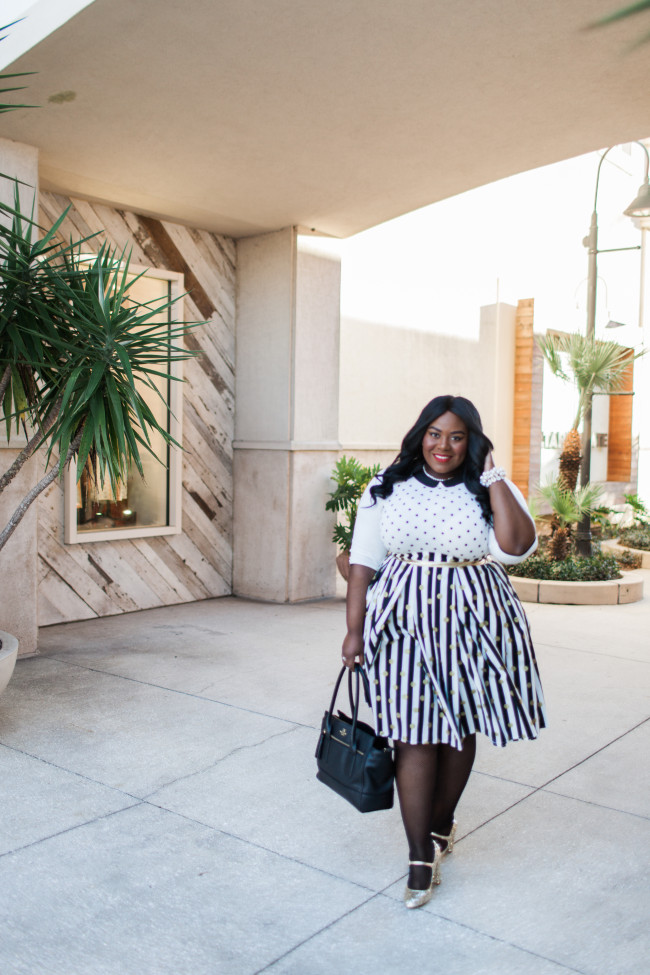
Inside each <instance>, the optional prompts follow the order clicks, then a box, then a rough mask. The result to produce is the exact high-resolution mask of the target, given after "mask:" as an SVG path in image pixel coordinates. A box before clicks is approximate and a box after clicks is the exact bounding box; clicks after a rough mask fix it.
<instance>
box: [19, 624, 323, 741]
mask: <svg viewBox="0 0 650 975" xmlns="http://www.w3.org/2000/svg"><path fill="white" fill-rule="evenodd" d="M57 625H58V624H57ZM31 659H35V660H37V659H39V658H38V657H33V658H31ZM40 659H41V660H44V659H47V660H56V661H57V663H60V664H67V665H68V666H69V667H78V668H79V670H87V671H88V672H89V673H91V674H100V675H103V676H104V677H115V678H117V680H127V681H130V682H131V683H132V684H142V685H143V686H144V687H155V688H156V690H158V691H168V692H169V693H170V694H181V695H182V696H183V697H191V698H194V699H195V700H197V701H205V702H206V703H207V704H221V705H222V706H223V707H224V708H232V709H233V711H244V712H245V713H246V714H255V715H257V717H259V718H271V719H272V720H273V721H282V722H283V723H284V724H292V725H296V726H297V727H300V728H312V729H313V730H314V731H318V730H319V727H320V726H317V725H315V724H303V723H302V722H301V721H293V720H290V719H289V718H281V717H279V716H278V715H277V714H268V713H267V712H266V711H256V710H254V709H253V708H244V707H242V706H241V705H240V704H230V703H229V702H228V701H217V700H215V698H213V697H203V696H202V695H201V694H194V693H193V692H192V691H182V690H180V688H177V687H167V686H166V685H165V684H154V683H152V682H151V681H148V680H139V679H138V678H137V677H127V676H126V674H114V673H113V672H112V671H111V670H100V669H99V668H98V667H88V666H86V664H77V663H75V662H74V661H73V660H65V659H62V658H61V657H57V656H56V654H43V656H42V657H40Z"/></svg>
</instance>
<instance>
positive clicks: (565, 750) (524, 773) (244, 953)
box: [0, 572, 650, 975]
mask: <svg viewBox="0 0 650 975" xmlns="http://www.w3.org/2000/svg"><path fill="white" fill-rule="evenodd" d="M644 576H645V579H646V592H648V593H650V572H644ZM528 609H529V617H530V620H531V624H532V627H533V634H534V637H535V643H536V647H537V652H538V658H539V662H540V668H541V671H542V679H543V681H544V686H545V691H546V696H547V703H548V708H549V720H550V727H549V728H548V729H547V730H546V731H544V732H542V736H541V737H540V739H539V740H538V741H537V742H533V743H521V744H515V745H511V746H509V747H508V748H506V749H503V750H502V749H496V748H494V747H493V746H492V745H490V744H489V743H487V742H486V741H481V742H480V745H479V753H478V759H477V764H476V770H475V772H474V774H473V776H472V779H471V780H470V784H469V786H468V789H467V791H466V793H465V795H464V797H463V799H462V802H461V807H460V808H459V810H458V819H459V837H460V841H459V842H458V843H457V846H456V850H455V852H454V854H453V855H452V856H451V857H447V858H446V860H445V861H444V863H443V882H442V885H441V887H440V888H438V890H437V891H436V892H435V895H434V897H433V899H432V901H431V902H430V903H429V904H428V905H427V906H426V907H424V908H422V909H420V910H417V911H412V912H409V911H406V910H405V909H404V907H403V906H402V903H401V894H402V888H403V884H404V877H405V873H406V861H407V850H406V847H405V842H404V839H403V835H402V829H401V823H400V819H399V813H398V811H397V810H396V809H394V810H392V811H390V812H387V813H374V814H370V815H365V816H362V815H360V814H358V813H356V812H355V811H354V810H353V809H352V808H351V807H350V806H348V805H347V804H346V803H345V802H344V801H343V800H341V799H340V798H338V797H337V796H335V795H334V794H333V793H331V792H330V791H329V790H328V789H326V788H325V787H324V786H322V785H321V784H320V783H318V782H317V781H316V779H315V762H314V757H313V753H314V748H315V745H316V738H317V730H318V728H319V726H320V720H321V717H322V713H323V710H324V708H325V706H326V704H327V703H328V700H329V696H330V694H331V688H332V684H333V682H334V679H335V677H336V674H337V670H338V664H339V646H340V641H341V638H342V634H343V625H344V606H343V602H342V601H341V600H332V601H327V602H318V603H308V604H301V605H293V606H288V605H269V604H262V603H253V602H248V601H245V600H240V599H232V598H225V599H215V600H210V601H206V602H200V603H193V604H189V605H185V606H176V607H169V608H165V609H159V610H150V611H147V612H141V613H134V614H131V615H127V616H121V617H113V618H110V619H101V620H93V621H89V622H80V623H72V624H65V625H60V626H54V627H49V628H47V629H45V630H43V631H41V650H42V653H41V656H40V657H36V658H33V659H29V660H22V661H19V662H18V664H17V667H16V672H15V675H14V677H13V679H12V681H11V683H10V685H9V687H8V688H7V690H6V691H5V692H4V694H3V695H2V697H0V773H1V775H2V805H1V810H2V829H1V830H0V914H1V918H2V921H1V931H0V972H1V973H2V975H172V973H173V975H249V973H250V975H253V973H261V972H265V973H266V972H269V973H273V975H325V973H328V975H329V973H331V972H333V971H336V972H341V973H354V975H393V973H395V975H397V973H399V975H402V973H405V972H426V973H438V972H440V973H445V975H568V973H581V975H647V973H648V972H649V971H650V962H649V961H648V958H649V956H650V937H649V935H648V917H649V916H650V893H649V890H650V885H649V883H648V861H649V859H650V856H649V854H650V823H649V820H650V780H649V772H648V759H647V756H648V752H649V749H650V720H649V716H650V701H649V696H648V687H649V686H650V599H649V598H648V596H646V598H645V599H644V600H643V601H642V602H639V603H634V604H631V605H626V606H596V607H587V606H585V607H572V606H545V605H532V606H530V607H528Z"/></svg>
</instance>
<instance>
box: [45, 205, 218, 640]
mask: <svg viewBox="0 0 650 975" xmlns="http://www.w3.org/2000/svg"><path fill="white" fill-rule="evenodd" d="M68 205H70V206H71V208H70V212H69V214H68V216H67V218H66V220H65V222H64V224H63V225H62V227H61V235H62V236H63V238H64V239H66V240H69V239H70V237H73V238H75V239H79V238H80V237H85V236H87V235H89V234H92V233H95V232H96V231H102V232H103V239H107V240H108V241H109V242H110V243H112V244H114V245H116V246H117V247H119V248H120V249H121V248H123V247H125V246H126V248H127V250H131V252H132V260H133V262H134V263H136V264H144V265H148V266H151V267H159V268H165V269H166V270H170V271H180V272H182V273H183V274H184V277H185V290H186V291H188V292H189V296H187V297H186V298H185V309H184V311H185V314H184V317H185V318H186V319H187V320H195V321H202V320H208V324H207V325H205V326H202V327H200V328H198V329H195V330H193V332H192V333H191V335H189V336H188V337H187V339H186V344H187V346H188V347H189V348H192V349H195V350H197V351H199V352H200V353H201V355H200V356H198V357H197V358H196V359H191V360H188V361H186V362H185V363H184V376H185V379H186V383H185V384H184V386H183V393H184V402H183V446H184V447H185V452H184V455H183V501H182V504H183V533H182V534H180V535H169V536H158V537H154V538H143V539H132V540H131V539H129V540H127V539H121V540H119V541H113V542H110V541H101V542H88V543H82V544H77V545H65V544H64V541H63V489H62V487H61V485H59V484H54V485H53V486H52V488H50V490H49V491H48V492H47V493H46V494H45V495H44V496H43V497H42V498H41V499H40V502H39V529H38V531H39V534H38V552H39V581H38V614H39V625H41V626H44V625H47V624H50V623H59V622H62V621H68V620H80V619H89V618H91V617H93V616H109V615H112V614H117V613H124V612H129V611H132V610H137V609H146V608H149V607H153V606H164V605H170V604H173V603H181V602H190V601H192V600H195V599H204V598H207V597H210V596H223V595H227V594H229V593H230V592H231V590H232V441H233V434H234V353H235V274H236V251H235V243H234V241H233V240H230V239H229V238H227V237H220V236H217V235H216V234H211V233H208V232H206V231H202V230H193V229H191V228H188V227H183V226H180V225H178V224H173V223H168V222H166V221H159V220H154V219H151V218H149V217H142V216H138V215H136V214H134V213H130V212H128V211H123V210H115V209H112V208H110V207H106V206H102V205H100V204H96V203H88V202H86V201H83V200H76V199H75V200H69V199H67V198H64V197H61V196H56V195H55V194H51V193H42V194H41V222H42V224H43V226H45V227H48V226H51V225H52V223H53V222H54V220H55V219H56V218H57V217H58V216H59V215H60V214H61V213H62V212H63V210H64V209H65V208H66V207H67V206H68ZM101 240H102V238H99V239H98V240H95V241H89V242H88V244H87V245H84V247H86V246H87V248H88V250H89V251H90V250H96V249H97V248H98V246H99V243H100V242H101Z"/></svg>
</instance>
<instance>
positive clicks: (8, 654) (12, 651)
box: [0, 630, 18, 694]
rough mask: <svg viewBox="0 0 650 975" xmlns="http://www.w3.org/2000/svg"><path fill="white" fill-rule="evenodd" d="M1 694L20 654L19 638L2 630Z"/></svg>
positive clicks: (0, 660) (0, 635) (0, 657)
mask: <svg viewBox="0 0 650 975" xmlns="http://www.w3.org/2000/svg"><path fill="white" fill-rule="evenodd" d="M0 640H1V641H2V647H0V694H1V693H2V691H4V689H5V687H6V686H7V684H8V683H9V681H10V680H11V675H12V674H13V672H14V667H15V665H16V657H17V656H18V640H17V639H16V637H15V636H12V635H11V633H5V631H4V630H0Z"/></svg>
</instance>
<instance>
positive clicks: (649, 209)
mask: <svg viewBox="0 0 650 975" xmlns="http://www.w3.org/2000/svg"><path fill="white" fill-rule="evenodd" d="M636 145H639V146H641V148H642V149H643V151H644V153H645V176H644V181H643V184H642V185H641V187H640V188H639V192H638V194H637V196H636V197H635V199H634V200H633V201H632V203H630V205H629V207H627V209H626V210H624V211H623V212H624V214H625V216H626V217H632V218H633V219H634V218H636V219H639V218H642V217H648V216H650V185H649V184H648V170H649V169H650V155H649V154H648V150H647V148H646V146H645V145H644V144H643V143H642V142H637V143H636ZM614 148H616V147H615V146H610V148H609V149H607V151H606V152H604V153H603V155H602V156H601V157H600V162H599V163H598V172H597V173H596V191H595V193H594V210H593V213H592V215H591V225H590V227H589V233H588V234H587V236H586V237H585V238H584V240H583V244H584V246H585V247H586V248H587V251H588V254H589V258H588V277H587V282H588V283H587V339H591V340H593V339H594V338H595V334H596V289H597V284H598V255H599V254H608V253H612V252H614V251H634V250H640V249H641V246H640V245H636V246H633V247H610V248H602V249H599V247H598V211H597V205H598V183H599V181H600V170H601V167H602V165H603V162H604V161H605V158H606V156H607V154H608V153H610V152H611V151H612V149H614ZM592 400H593V394H592V393H591V392H590V391H589V392H588V393H587V397H586V404H585V410H584V418H583V426H582V443H583V448H582V464H581V467H580V483H581V484H582V485H585V484H588V483H589V479H590V477H591V408H592ZM576 548H577V550H578V554H579V555H587V556H589V555H591V519H590V517H589V515H585V517H584V518H583V519H582V521H581V522H580V524H579V525H578V529H577V531H576Z"/></svg>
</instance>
